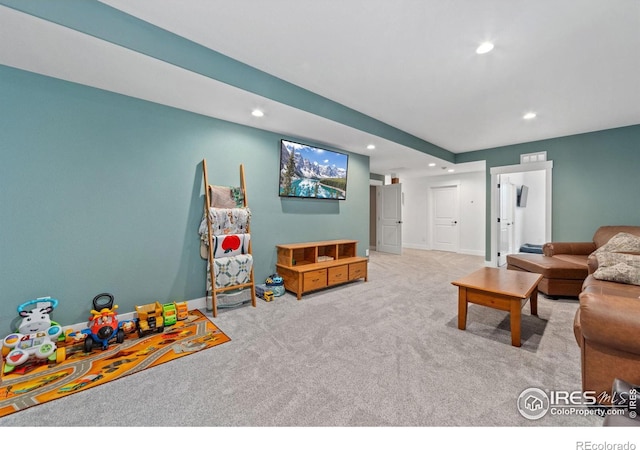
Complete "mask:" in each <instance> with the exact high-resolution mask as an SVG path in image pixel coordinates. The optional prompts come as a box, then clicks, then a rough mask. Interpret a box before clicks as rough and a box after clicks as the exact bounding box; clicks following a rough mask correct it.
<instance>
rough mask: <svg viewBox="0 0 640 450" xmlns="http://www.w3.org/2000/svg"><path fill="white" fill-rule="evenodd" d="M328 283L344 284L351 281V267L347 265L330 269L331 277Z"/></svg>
mask: <svg viewBox="0 0 640 450" xmlns="http://www.w3.org/2000/svg"><path fill="white" fill-rule="evenodd" d="M327 278H328V282H329V285H332V284H337V283H344V282H345V281H348V280H349V266H347V265H346V264H345V265H344V266H338V267H329V276H328V277H327Z"/></svg>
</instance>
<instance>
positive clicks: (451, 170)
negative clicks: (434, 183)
mask: <svg viewBox="0 0 640 450" xmlns="http://www.w3.org/2000/svg"><path fill="white" fill-rule="evenodd" d="M455 171H456V170H455V169H449V170H447V172H455Z"/></svg>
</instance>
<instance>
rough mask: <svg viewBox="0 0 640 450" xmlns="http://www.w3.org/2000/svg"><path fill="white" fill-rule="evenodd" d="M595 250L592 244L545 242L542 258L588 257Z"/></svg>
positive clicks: (594, 245)
mask: <svg viewBox="0 0 640 450" xmlns="http://www.w3.org/2000/svg"><path fill="white" fill-rule="evenodd" d="M595 250H596V244H594V243H593V242H547V243H546V244H544V245H543V246H542V253H543V254H544V256H553V255H590V254H591V253H593V252H594V251H595Z"/></svg>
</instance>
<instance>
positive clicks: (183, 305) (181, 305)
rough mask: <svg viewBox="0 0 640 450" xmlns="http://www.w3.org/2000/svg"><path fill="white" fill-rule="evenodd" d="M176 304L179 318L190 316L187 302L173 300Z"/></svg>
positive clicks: (184, 318)
mask: <svg viewBox="0 0 640 450" xmlns="http://www.w3.org/2000/svg"><path fill="white" fill-rule="evenodd" d="M173 303H174V305H176V316H177V319H178V320H187V319H188V318H189V307H188V306H187V302H173Z"/></svg>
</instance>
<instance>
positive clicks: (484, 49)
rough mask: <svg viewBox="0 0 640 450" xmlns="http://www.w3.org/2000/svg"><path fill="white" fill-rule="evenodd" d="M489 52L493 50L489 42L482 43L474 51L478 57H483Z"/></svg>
mask: <svg viewBox="0 0 640 450" xmlns="http://www.w3.org/2000/svg"><path fill="white" fill-rule="evenodd" d="M491 50H493V44H492V43H491V42H483V43H482V44H480V45H479V46H478V48H477V49H476V53H477V54H478V55H484V54H485V53H489V52H490V51H491Z"/></svg>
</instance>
